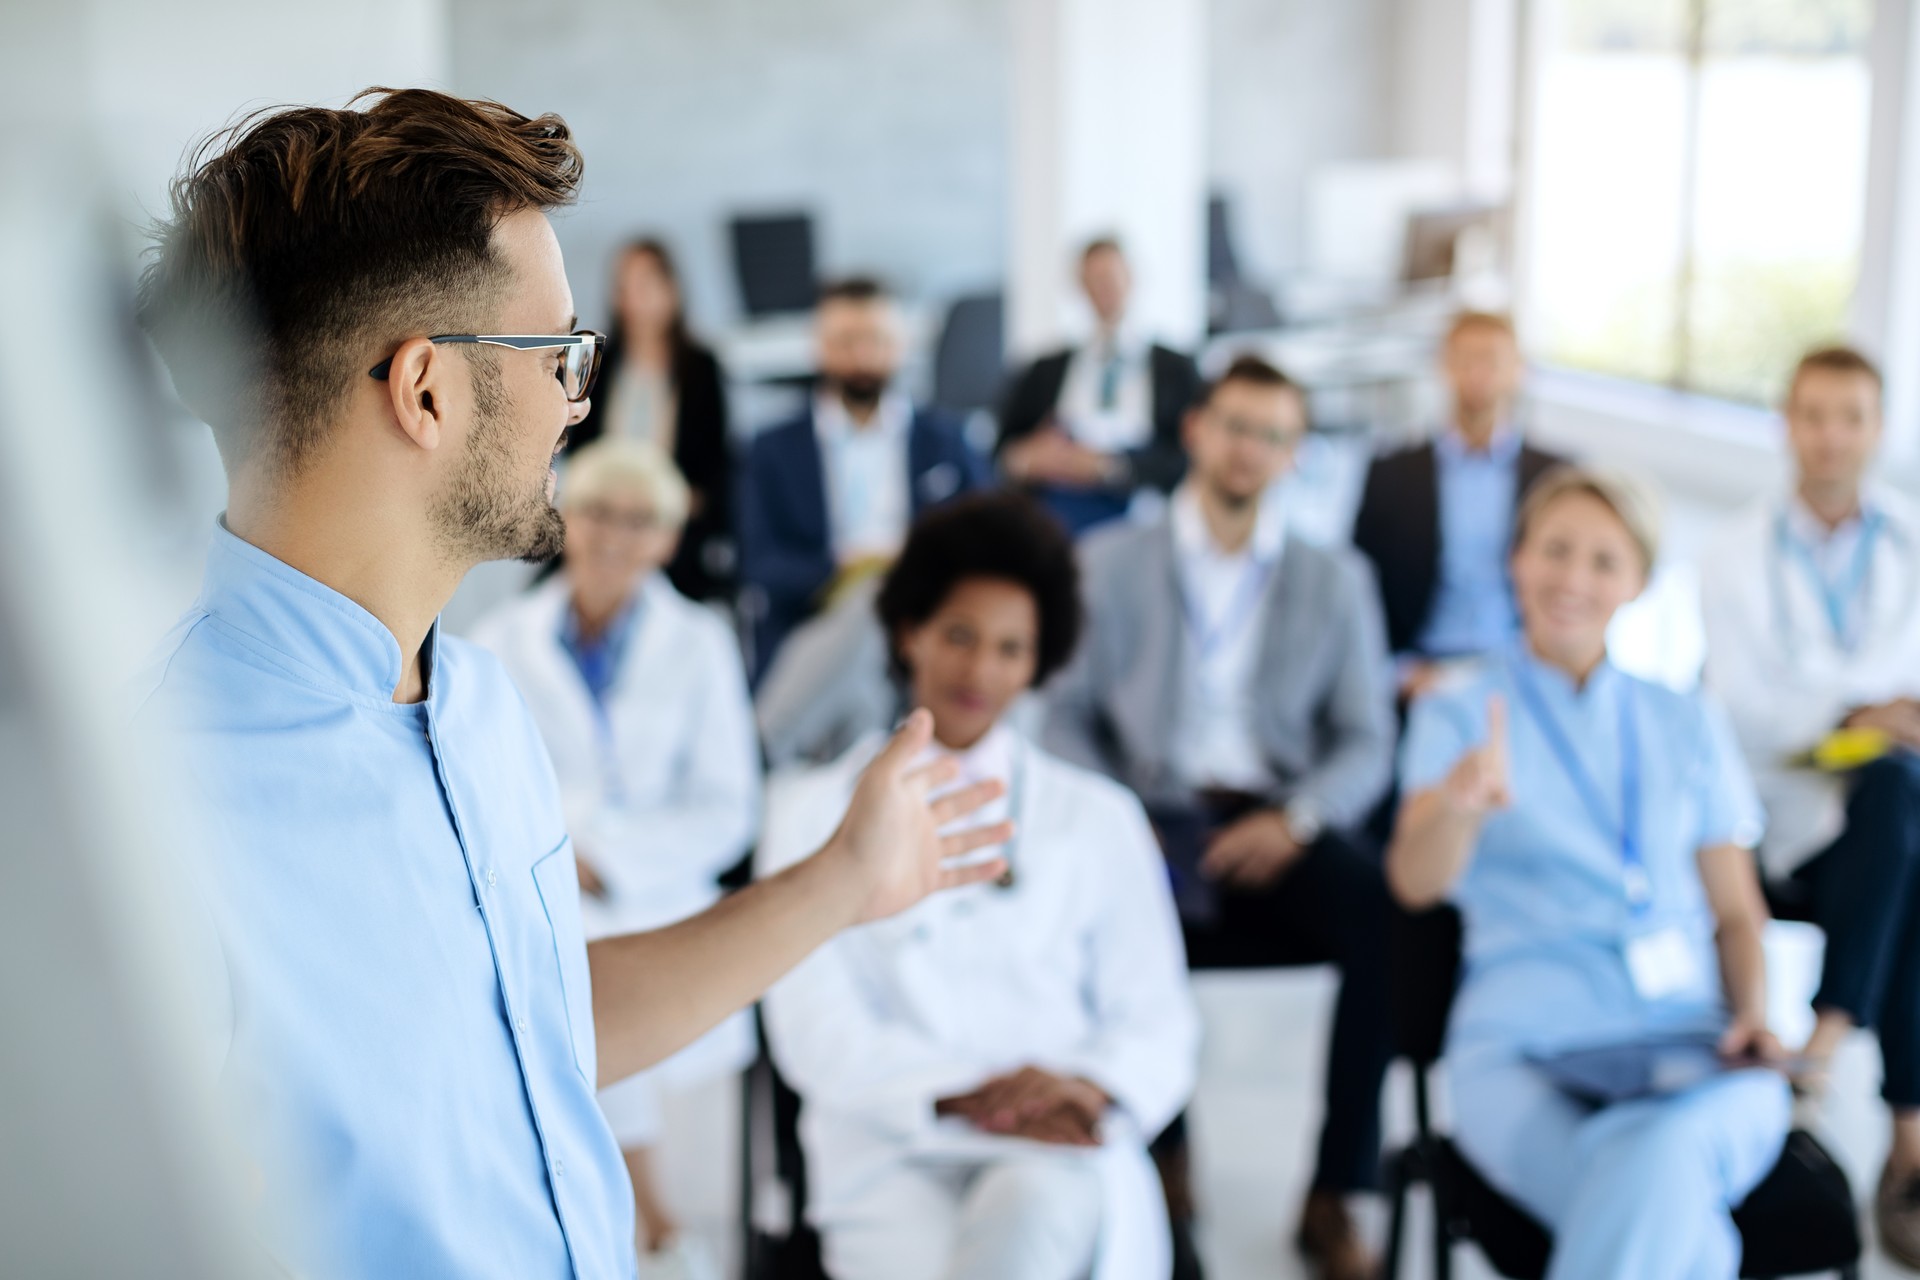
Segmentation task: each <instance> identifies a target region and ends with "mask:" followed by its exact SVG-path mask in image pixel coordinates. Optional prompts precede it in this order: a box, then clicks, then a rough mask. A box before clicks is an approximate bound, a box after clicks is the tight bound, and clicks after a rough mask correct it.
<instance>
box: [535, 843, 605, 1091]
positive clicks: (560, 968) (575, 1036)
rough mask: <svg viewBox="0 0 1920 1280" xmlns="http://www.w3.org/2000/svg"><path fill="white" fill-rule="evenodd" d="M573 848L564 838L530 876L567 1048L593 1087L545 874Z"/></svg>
mask: <svg viewBox="0 0 1920 1280" xmlns="http://www.w3.org/2000/svg"><path fill="white" fill-rule="evenodd" d="M572 845H573V837H572V836H564V837H562V838H561V840H560V843H559V844H557V845H555V846H554V847H553V848H551V849H549V850H548V851H547V852H546V853H543V854H541V855H540V857H539V858H537V859H536V860H535V861H534V864H533V867H532V869H531V874H532V877H533V888H534V892H535V893H537V894H539V895H540V911H541V914H543V915H544V916H545V917H546V920H547V934H548V939H549V942H550V944H551V945H552V948H553V964H554V970H555V973H556V974H557V975H558V977H559V980H560V1012H561V1014H562V1015H563V1016H564V1017H565V1018H566V1020H567V1044H568V1047H569V1048H570V1049H571V1050H572V1053H573V1066H574V1070H576V1071H578V1072H579V1073H580V1076H581V1078H582V1079H584V1080H585V1081H586V1082H587V1083H588V1084H589V1085H592V1084H593V1083H594V1079H593V1074H592V1073H591V1072H590V1071H589V1069H588V1065H587V1062H586V1061H585V1060H584V1046H583V1043H582V1037H581V1034H580V1031H579V1029H578V1028H577V1027H575V1026H574V1012H573V1005H574V1000H575V997H574V994H573V991H572V988H573V985H574V984H573V983H572V982H570V981H569V980H568V978H567V962H566V958H565V957H564V956H562V955H561V954H560V926H559V923H558V922H557V921H556V920H555V919H554V917H553V903H552V901H551V900H550V899H549V897H548V891H547V883H546V880H547V875H548V874H550V873H547V872H546V871H545V868H546V866H547V864H549V863H551V862H553V861H554V859H556V858H558V857H559V855H560V854H562V853H564V852H566V851H567V850H568V849H569V848H571V847H572ZM556 892H557V890H556ZM583 946H584V944H583ZM583 994H585V993H583ZM591 1009H592V1002H591V998H590V997H589V1001H588V1010H589V1015H588V1016H589V1017H590V1016H591Z"/></svg>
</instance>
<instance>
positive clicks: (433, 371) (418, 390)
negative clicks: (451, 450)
mask: <svg viewBox="0 0 1920 1280" xmlns="http://www.w3.org/2000/svg"><path fill="white" fill-rule="evenodd" d="M452 365H453V362H452V360H450V359H449V358H448V356H447V353H446V352H445V351H443V350H441V349H440V348H439V347H437V346H435V345H434V344H433V343H431V342H429V341H428V340H427V339H425V338H408V339H407V340H406V341H405V342H403V343H401V344H400V349H399V350H398V351H396V352H394V355H393V363H392V365H391V367H390V368H389V369H388V372H387V405H388V407H389V408H390V409H391V410H392V411H393V417H394V421H395V423H396V424H397V425H398V426H399V428H400V432H401V434H402V435H404V436H406V437H407V438H408V439H409V440H411V441H413V443H414V444H415V445H417V446H418V447H420V448H422V449H437V448H439V447H440V442H441V439H442V437H443V435H444V431H445V425H446V419H445V416H444V415H445V413H446V409H447V404H448V403H449V402H448V396H447V393H448V391H449V390H450V389H451V388H450V387H449V384H448V379H449V376H450V375H451V373H452Z"/></svg>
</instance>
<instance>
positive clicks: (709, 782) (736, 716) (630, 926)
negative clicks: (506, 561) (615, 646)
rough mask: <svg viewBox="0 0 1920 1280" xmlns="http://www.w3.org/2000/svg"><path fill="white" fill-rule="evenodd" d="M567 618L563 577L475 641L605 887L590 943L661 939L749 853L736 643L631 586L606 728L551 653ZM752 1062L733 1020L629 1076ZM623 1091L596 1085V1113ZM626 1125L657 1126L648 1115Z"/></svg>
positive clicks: (481, 629) (669, 595)
mask: <svg viewBox="0 0 1920 1280" xmlns="http://www.w3.org/2000/svg"><path fill="white" fill-rule="evenodd" d="M567 608H568V588H567V583H566V581H565V579H564V578H563V577H557V578H554V579H552V580H550V581H549V582H547V583H545V584H544V585H542V586H540V587H538V588H536V589H535V590H534V591H532V592H529V593H527V594H525V595H522V596H519V597H517V598H515V599H513V600H511V601H508V602H507V603H506V604H505V605H503V606H501V607H500V608H499V609H497V610H495V611H494V612H493V613H491V614H489V615H488V616H487V617H486V618H485V619H483V620H482V621H481V622H480V624H479V625H478V626H477V627H476V628H475V629H474V632H473V637H472V638H473V639H474V640H475V641H476V642H477V643H479V644H482V645H485V646H486V647H487V648H489V649H491V650H492V651H493V652H494V653H496V654H497V655H499V657H500V659H501V661H502V662H504V663H505V664H506V667H507V670H508V672H509V673H510V674H511V675H512V676H513V680H514V683H515V684H516V685H518V686H519V689H520V693H521V695H522V696H523V697H525V698H526V700H527V706H528V708H529V709H530V710H531V711H532V713H533V718H534V721H535V723H537V724H538V725H539V726H540V733H541V736H542V737H544V738H545V739H546V743H547V751H548V753H549V754H550V755H551V756H552V757H553V768H554V773H555V774H556V775H557V777H558V778H559V782H560V795H561V801H562V805H563V807H564V809H565V813H566V820H567V831H568V834H569V835H571V836H572V837H573V842H574V848H575V850H576V851H577V853H578V854H579V856H580V857H582V858H583V859H585V860H586V861H587V862H589V863H591V864H592V866H593V868H594V870H595V871H596V872H598V873H599V875H600V878H601V880H602V882H603V883H604V884H605V885H606V889H607V892H606V896H605V897H604V898H592V897H585V896H583V898H582V901H581V904H580V915H581V919H582V922H583V923H584V924H585V926H586V931H587V937H588V938H589V939H594V938H604V937H608V936H610V935H613V934H620V933H633V932H638V931H641V930H646V929H657V928H660V927H661V926H663V925H667V924H672V923H674V922H675V921H678V920H684V919H686V918H687V917H688V916H691V915H695V914H697V913H699V912H701V911H703V910H705V909H706V908H707V907H709V906H712V905H713V903H715V902H716V901H718V900H719V897H720V889H719V887H718V885H717V884H716V883H715V879H716V877H717V876H719V874H720V873H721V872H723V871H725V870H726V869H727V868H728V867H730V866H732V865H734V864H735V863H737V862H738V861H739V860H740V859H741V858H742V857H743V856H744V855H745V854H746V852H747V850H748V849H749V848H750V847H751V845H752V843H753V838H754V833H755V828H756V825H757V821H758V818H759V809H760V757H759V747H758V744H757V742H756V741H755V738H754V727H753V710H752V705H751V703H750V702H749V701H748V698H747V682H746V676H745V673H744V671H743V670H742V666H741V660H740V650H739V646H738V644H737V642H736V641H735V639H734V636H733V633H732V631H730V630H729V629H728V627H727V625H726V623H725V622H723V621H722V620H721V619H720V618H719V617H718V616H716V615H715V614H714V613H712V612H711V611H710V610H708V609H705V608H703V607H702V606H700V605H697V604H695V603H693V602H692V601H690V600H688V599H687V598H686V597H685V596H683V595H681V594H680V593H679V592H678V591H676V590H674V588H673V586H672V584H670V583H669V582H668V581H667V580H666V578H665V577H664V576H662V575H659V574H655V575H653V576H652V577H650V578H648V579H647V580H646V581H645V582H644V583H643V584H642V585H641V587H640V600H639V605H638V608H639V613H638V615H637V617H636V619H635V624H634V630H633V634H632V635H631V636H630V637H629V639H628V641H627V648H626V652H625V654H624V655H623V657H622V659H621V664H620V669H619V672H618V674H617V675H616V676H615V677H614V682H613V685H612V687H611V688H610V689H609V690H608V697H607V713H606V721H605V724H604V726H603V725H602V723H601V720H600V715H599V713H598V712H597V711H596V709H595V707H594V704H593V697H592V695H591V694H590V693H589V692H588V691H587V686H586V683H585V682H584V681H582V680H581V678H580V672H579V669H578V668H577V667H576V666H575V665H574V661H573V658H572V657H571V656H570V655H569V654H568V653H567V651H566V649H565V648H564V647H563V646H562V645H561V643H560V633H561V625H562V621H563V618H564V616H565V613H566V610H567ZM752 1057H753V1027H752V1023H751V1021H750V1019H749V1018H748V1016H747V1015H746V1014H744V1013H742V1014H738V1015H735V1016H734V1017H733V1018H730V1019H728V1020H727V1021H726V1022H724V1023H722V1024H721V1025H720V1026H719V1027H717V1028H715V1029H714V1030H713V1031H712V1032H709V1033H708V1034H707V1035H706V1036H705V1037H703V1038H702V1039H701V1040H699V1041H697V1042H696V1043H694V1044H693V1045H691V1046H689V1047H688V1048H686V1049H684V1050H682V1051H681V1052H680V1053H678V1054H676V1055H674V1056H673V1057H672V1058H670V1059H668V1060H667V1061H666V1062H664V1063H662V1064H660V1065H659V1066H658V1067H655V1068H653V1069H652V1070H650V1071H648V1072H645V1073H643V1075H642V1076H639V1077H634V1080H635V1081H641V1080H645V1081H650V1082H654V1083H667V1084H678V1083H690V1082H692V1081H695V1080H699V1079H705V1078H709V1077H711V1076H714V1075H718V1074H721V1073H724V1072H727V1071H737V1070H739V1069H741V1068H743V1067H744V1066H745V1065H746V1064H747V1063H748V1062H749V1061H750V1060H751V1059H752ZM602 1083H603V1084H606V1083H607V1082H604V1081H603V1082H602ZM630 1083H632V1082H630V1081H621V1082H614V1083H613V1084H611V1085H610V1086H609V1087H608V1088H607V1089H603V1091H602V1095H603V1102H604V1101H606V1100H607V1099H608V1097H609V1096H610V1095H612V1094H613V1091H615V1090H622V1089H623V1088H624V1086H626V1085H628V1084H630ZM637 1092H638V1090H637V1088H636V1089H633V1090H626V1091H625V1093H624V1095H623V1096H624V1097H626V1098H628V1099H630V1100H631V1099H634V1098H635V1097H636V1094H637ZM643 1109H644V1110H645V1111H647V1112H652V1111H654V1110H655V1109H654V1108H650V1107H649V1108H643ZM628 1110H629V1109H628V1108H617V1107H614V1106H609V1108H608V1113H609V1118H610V1119H613V1120H615V1129H616V1132H619V1131H620V1130H622V1129H623V1128H627V1129H629V1130H630V1129H631V1127H632V1126H629V1125H623V1124H622V1123H620V1120H621V1117H622V1114H624V1113H626V1112H627V1111H628ZM633 1123H634V1124H635V1125H638V1126H640V1127H642V1128H648V1127H654V1125H655V1124H657V1116H655V1117H653V1118H652V1119H651V1120H643V1119H638V1118H636V1119H635V1121H634V1122H633ZM620 1136H621V1138H622V1140H623V1141H628V1142H644V1141H645V1140H646V1139H647V1138H648V1137H650V1136H651V1135H648V1134H645V1133H634V1132H631V1131H629V1132H620Z"/></svg>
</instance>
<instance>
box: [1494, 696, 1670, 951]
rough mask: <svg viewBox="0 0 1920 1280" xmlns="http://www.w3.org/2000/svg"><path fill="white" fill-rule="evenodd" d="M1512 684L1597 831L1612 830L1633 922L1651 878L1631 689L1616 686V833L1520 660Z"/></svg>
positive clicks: (1648, 904)
mask: <svg viewBox="0 0 1920 1280" xmlns="http://www.w3.org/2000/svg"><path fill="white" fill-rule="evenodd" d="M1511 665H1512V667H1513V677H1514V685H1515V687H1516V688H1518V689H1519V691H1520V705H1521V706H1522V707H1523V708H1524V709H1525V710H1526V712H1527V714H1528V715H1529V716H1531V717H1532V718H1533V720H1534V721H1535V723H1537V724H1538V725H1539V726H1540V734H1541V736H1542V737H1544V738H1545V739H1546V740H1547V746H1548V747H1549V748H1550V749H1551V750H1552V751H1553V754H1554V757H1555V759H1557V760H1558V761H1559V764H1560V768H1561V770H1562V772H1564V773H1565V774H1566V776H1567V779H1568V781H1570V782H1572V783H1573V789H1574V790H1575V791H1577V792H1579V793H1580V800H1581V803H1583V804H1584V805H1585V806H1586V808H1587V812H1588V813H1589V814H1591V815H1592V817H1593V821H1594V824H1595V825H1596V826H1598V827H1599V828H1600V829H1601V830H1603V831H1607V830H1613V831H1614V832H1615V834H1616V837H1617V838H1618V840H1619V842H1620V864H1621V879H1622V881H1623V883H1624V885H1625V887H1626V891H1627V908H1628V910H1629V911H1630V912H1632V914H1633V916H1634V917H1635V918H1636V919H1638V918H1640V917H1642V916H1645V915H1646V914H1647V912H1648V911H1649V910H1651V909H1652V906H1653V880H1652V878H1651V877H1650V876H1649V875H1648V874H1647V860H1646V855H1645V853H1644V851H1643V850H1642V849H1641V847H1640V735H1639V731H1638V729H1637V728H1636V727H1635V725H1634V719H1633V698H1632V696H1631V689H1630V687H1629V686H1628V685H1627V684H1625V683H1624V682H1623V683H1622V684H1621V685H1620V693H1619V697H1618V702H1619V704H1620V824H1619V826H1618V828H1617V829H1616V828H1615V827H1614V822H1613V814H1612V813H1611V812H1610V807H1609V806H1608V804H1607V802H1606V799H1605V797H1603V796H1602V795H1601V794H1600V788H1599V786H1598V785H1596V784H1595V782H1594V780H1593V775H1592V774H1590V773H1588V772H1587V768H1586V765H1585V764H1583V763H1582V762H1581V759H1580V755H1579V753H1578V752H1576V751H1575V750H1574V747H1573V742H1572V740H1571V739H1570V738H1568V737H1567V733H1566V730H1565V728H1564V727H1563V726H1562V725H1561V724H1560V722H1559V721H1558V720H1557V719H1555V718H1554V715H1553V712H1552V710H1551V709H1550V708H1549V707H1548V706H1547V702H1546V698H1545V696H1544V695H1543V694H1542V693H1541V692H1540V686H1539V684H1538V678H1537V677H1536V676H1535V675H1534V674H1533V672H1532V671H1530V670H1528V668H1527V666H1526V661H1525V659H1519V660H1516V661H1514V662H1513V663H1512V664H1511Z"/></svg>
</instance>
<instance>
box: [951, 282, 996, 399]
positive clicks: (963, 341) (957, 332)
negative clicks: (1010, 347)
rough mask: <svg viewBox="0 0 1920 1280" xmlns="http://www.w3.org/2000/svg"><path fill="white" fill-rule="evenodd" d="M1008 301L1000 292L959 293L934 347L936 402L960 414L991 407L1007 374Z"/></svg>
mask: <svg viewBox="0 0 1920 1280" xmlns="http://www.w3.org/2000/svg"><path fill="white" fill-rule="evenodd" d="M1005 309H1006V308H1005V302H1004V299H1003V298H1002V297H1001V295H1000V294H999V292H997V291H996V292H992V293H975V294H968V295H967V296H965V297H960V298H955V299H954V300H953V305H951V306H950V307H948V308H947V318H946V322H945V323H944V324H942V325H941V326H940V340H939V342H938V343H936V344H935V345H934V349H933V402H934V403H935V404H937V405H939V406H940V407H941V408H943V409H951V410H953V411H954V412H955V413H962V414H966V413H972V412H973V411H974V410H976V409H991V408H993V406H994V402H995V401H996V400H998V399H999V396H1000V390H1001V386H1002V384H1003V383H1004V382H1005V380H1006V376H1007V360H1006V323H1005V316H1004V313H1005Z"/></svg>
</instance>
